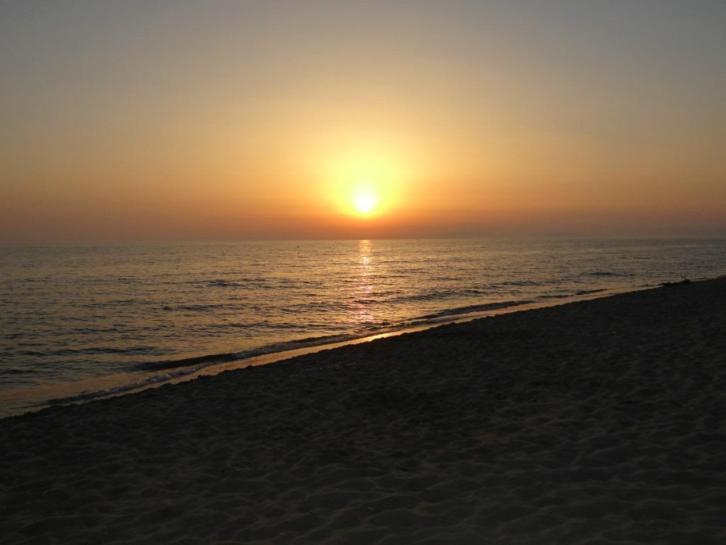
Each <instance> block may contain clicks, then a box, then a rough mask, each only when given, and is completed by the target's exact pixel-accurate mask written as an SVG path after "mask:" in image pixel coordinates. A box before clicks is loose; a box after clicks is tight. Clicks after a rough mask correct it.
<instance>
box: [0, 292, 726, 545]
mask: <svg viewBox="0 0 726 545" xmlns="http://www.w3.org/2000/svg"><path fill="white" fill-rule="evenodd" d="M724 308H726V278H719V279H714V280H706V281H701V282H693V283H691V284H687V285H675V286H671V287H662V288H655V289H650V290H643V291H636V292H628V293H624V294H619V295H614V296H610V297H602V298H599V299H594V300H591V301H583V302H577V303H572V304H565V305H557V306H551V307H547V308H543V309H539V310H533V311H526V312H511V313H508V314H504V315H501V316H497V317H494V318H485V319H479V320H473V321H468V322H466V323H459V324H449V325H444V326H440V327H436V328H432V329H428V330H426V331H422V332H417V333H410V334H405V335H399V336H395V337H389V338H384V339H380V340H378V341H376V342H368V343H361V344H358V345H353V346H345V347H342V348H337V349H335V350H326V351H322V352H317V353H314V354H307V355H302V356H299V357H297V358H295V359H291V360H286V361H281V362H278V363H276V364H275V365H265V366H256V367H248V368H245V369H240V370H237V371H232V372H229V373H225V374H220V375H215V376H206V377H200V378H198V379H197V380H194V381H190V382H186V383H183V384H178V385H174V386H165V387H161V388H156V389H152V390H146V391H143V392H140V393H136V394H132V395H124V396H119V397H115V398H109V399H104V400H98V401H95V402H92V403H84V404H77V405H69V406H64V407H54V408H50V409H46V410H43V411H40V412H36V413H31V414H26V415H22V416H18V417H11V418H6V419H3V420H0V441H2V444H3V447H4V448H3V450H2V452H1V453H0V476H1V477H2V478H0V497H2V498H3V502H2V503H0V535H3V536H4V538H5V539H6V541H7V542H8V543H64V544H65V543H89V542H95V543H107V544H119V545H120V544H122V543H125V544H135V545H136V544H138V545H140V544H142V543H149V544H151V543H169V544H171V543H184V544H186V543H189V544H199V545H201V544H206V543H220V544H221V543H225V544H232V543H240V544H242V543H244V544H246V545H313V544H315V545H355V544H358V545H362V544H366V545H368V544H370V545H411V544H413V543H416V544H423V545H443V544H446V545H479V544H481V543H496V544H498V545H519V544H522V543H537V544H541V545H585V544H594V543H598V544H608V545H626V544H627V545H645V544H662V545H673V544H684V545H686V544H688V545H690V544H692V543H698V544H699V545H717V544H720V543H722V542H723V539H724V536H725V535H726V533H725V526H724V518H723V513H724V508H725V507H726V503H725V502H726V495H725V492H726V464H725V462H724V460H725V459H726V457H724V453H725V452H726V421H725V419H724V416H723V415H724V414H726V401H725V400H724V395H723V392H724V391H726V366H724V359H723V357H724V354H726V315H725V313H724V312H723V309H724Z"/></svg>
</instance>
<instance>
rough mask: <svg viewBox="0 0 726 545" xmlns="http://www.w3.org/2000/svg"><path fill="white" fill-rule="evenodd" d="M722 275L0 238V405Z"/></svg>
mask: <svg viewBox="0 0 726 545" xmlns="http://www.w3.org/2000/svg"><path fill="white" fill-rule="evenodd" d="M722 274H726V241H724V240H651V241H647V240H627V241H604V240H574V241H564V240H554V241H553V240H550V241H531V240H530V241H522V240H429V241H420V240H413V241H329V242H319V241H316V242H310V241H306V242H239V243H215V244H169V245H134V246H78V247H70V246H56V247H18V246H5V247H0V414H8V413H10V412H19V411H20V412H21V409H22V407H21V406H22V399H21V400H18V397H17V391H19V390H23V389H24V388H25V389H27V388H32V387H34V386H38V385H48V384H56V383H62V384H67V383H73V382H74V381H83V380H88V379H89V378H92V377H95V376H103V375H109V374H119V373H121V374H128V377H129V382H133V381H137V380H138V374H139V373H148V372H149V369H150V368H153V369H156V370H162V369H163V370H165V371H168V370H170V369H176V370H177V371H176V373H177V374H178V373H181V372H185V371H184V369H187V368H194V367H195V366H196V367H198V366H200V365H208V364H212V363H214V362H215V361H218V360H219V359H220V358H231V357H244V356H246V355H250V354H257V353H262V352H274V351H280V350H284V349H286V348H290V347H294V346H302V345H305V344H316V343H321V342H324V341H326V340H333V339H345V338H349V337H355V336H361V335H366V334H370V333H373V332H377V331H381V330H388V329H396V328H401V327H405V326H410V325H412V324H426V323H435V322H436V321H438V320H442V319H446V318H450V317H454V316H460V315H465V314H466V313H471V312H476V311H482V310H486V309H488V308H493V307H494V306H499V305H514V304H516V303H521V302H524V301H528V302H546V301H553V302H555V301H557V300H558V299H560V298H564V297H568V296H578V295H588V294H593V293H599V291H600V290H603V293H605V292H606V291H609V290H622V289H627V288H640V287H645V286H652V285H657V284H659V283H661V282H665V281H673V280H679V279H681V278H683V277H688V278H691V279H699V278H706V277H713V276H717V275H722ZM227 354H234V356H224V355H227ZM220 355H221V356H220ZM190 358H195V359H190ZM160 362H161V363H160ZM157 380H163V378H162V379H159V378H158V377H157ZM10 394H13V396H14V397H12V396H10V397H8V396H9V395H10ZM3 396H4V397H3ZM11 397H12V400H11ZM19 407H20V408H19Z"/></svg>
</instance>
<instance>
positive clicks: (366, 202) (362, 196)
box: [352, 187, 380, 216]
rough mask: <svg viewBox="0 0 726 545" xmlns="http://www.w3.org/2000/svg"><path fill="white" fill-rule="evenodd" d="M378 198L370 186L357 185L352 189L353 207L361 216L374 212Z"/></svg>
mask: <svg viewBox="0 0 726 545" xmlns="http://www.w3.org/2000/svg"><path fill="white" fill-rule="evenodd" d="M379 200H380V199H379V197H378V194H377V192H376V191H375V189H373V188H371V187H358V188H356V189H355V190H354V191H353V195H352V201H353V208H354V209H355V211H356V212H358V213H359V214H361V215H363V216H368V215H370V214H372V213H373V212H375V211H376V208H377V207H378V202H379Z"/></svg>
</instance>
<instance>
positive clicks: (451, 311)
mask: <svg viewBox="0 0 726 545" xmlns="http://www.w3.org/2000/svg"><path fill="white" fill-rule="evenodd" d="M531 302H532V301H529V300H517V301H498V302H496V303H482V304H477V305H466V306H463V307H455V308H447V309H445V310H440V311H438V312H434V313H431V314H424V315H422V316H419V317H418V318H415V319H414V320H413V322H415V323H419V322H425V321H430V320H437V319H440V318H446V317H450V316H457V315H461V314H473V313H475V312H485V311H487V310H498V309H502V308H508V307H516V306H520V305H527V304H529V303H531Z"/></svg>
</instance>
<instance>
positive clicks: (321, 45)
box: [0, 0, 726, 241]
mask: <svg viewBox="0 0 726 545" xmlns="http://www.w3.org/2000/svg"><path fill="white" fill-rule="evenodd" d="M0 70H1V71H2V78H1V79H0V115H1V117H0V122H1V125H0V177H1V178H0V240H4V241H94V240H129V239H130V240H157V239H230V238H243V237H245V238H246V237H285V238H297V237H316V238H318V237H320V238H329V237H333V238H337V237H392V236H445V235H462V234H464V235H468V234H519V233H522V234H534V235H538V234H582V235H590V234H596V235H632V234H634V235H640V234H642V235H669V234H683V235H700V234H706V235H711V234H719V233H721V234H724V233H726V2H724V1H723V0H714V1H696V0H689V1H685V0H682V1H680V0H679V1H667V0H660V1H637V0H627V1H626V0H624V1H616V0H608V1H605V0H603V1H597V0H592V1H589V2H583V1H579V0H573V1H554V0H552V1H544V0H542V1H534V0H532V1H529V2H520V1H516V0H515V1H513V0H507V1H501V2H494V1H491V2H485V1H479V2H473V1H472V2H463V1H453V0H446V1H444V0H441V1H436V2H434V1H417V2H413V1H412V2H402V1H401V2H396V1H387V2H374V1H365V2H364V1H356V2H353V1H350V2H344V1H336V2H310V1H304V0H294V1H290V2H275V1H272V0H264V1H261V2H253V1H238V2H221V1H219V2H215V1H200V2H182V1H169V2H162V1H153V2H149V1H140V2H132V1H119V2H99V1H89V2H70V1H61V0H55V1H48V2H36V1H31V0H18V1H3V2H1V3H0ZM359 184H367V187H370V188H372V189H371V191H373V192H374V193H375V194H376V199H377V200H378V203H379V207H378V208H377V209H376V210H375V212H374V213H373V214H371V215H369V216H366V217H362V216H361V215H359V214H355V213H354V212H353V209H352V206H351V204H350V202H349V201H350V199H351V198H352V196H351V195H352V193H354V192H355V191H356V190H355V187H357V185H359Z"/></svg>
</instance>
